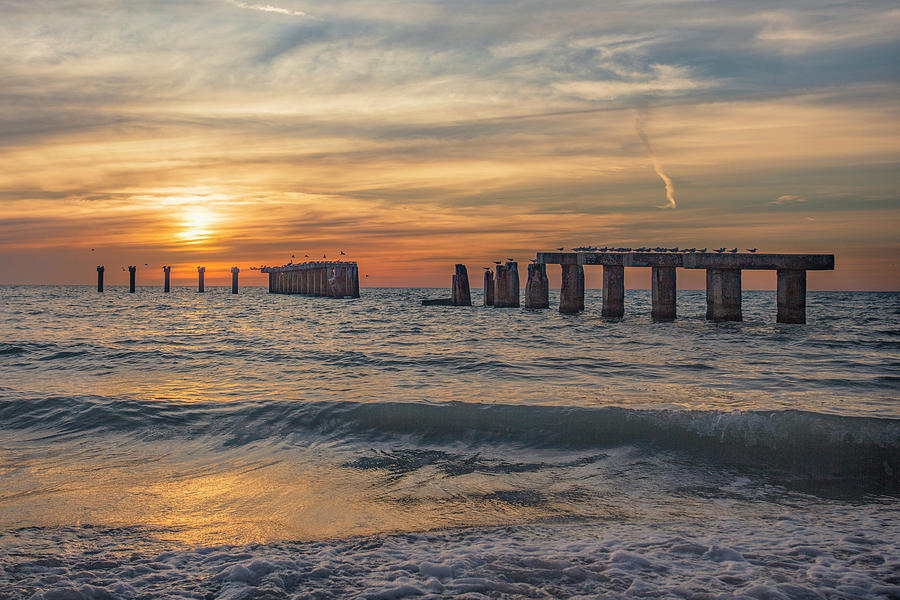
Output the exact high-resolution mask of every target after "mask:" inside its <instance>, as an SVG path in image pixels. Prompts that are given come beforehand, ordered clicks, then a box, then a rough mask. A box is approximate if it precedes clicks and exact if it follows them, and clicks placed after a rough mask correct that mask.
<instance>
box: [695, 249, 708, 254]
mask: <svg viewBox="0 0 900 600" xmlns="http://www.w3.org/2000/svg"><path fill="white" fill-rule="evenodd" d="M706 250H707V249H706V248H700V249H699V250H697V252H699V253H700V254H706Z"/></svg>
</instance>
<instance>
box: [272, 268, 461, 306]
mask: <svg viewBox="0 0 900 600" xmlns="http://www.w3.org/2000/svg"><path fill="white" fill-rule="evenodd" d="M260 271H261V272H263V273H268V274H269V292H270V293H272V294H304V295H307V296H324V297H327V298H359V267H358V266H357V264H356V263H355V262H341V261H328V262H325V261H316V262H308V263H301V264H298V265H294V264H290V265H283V266H281V267H263V268H262V269H260ZM466 287H468V283H467V286H466Z"/></svg>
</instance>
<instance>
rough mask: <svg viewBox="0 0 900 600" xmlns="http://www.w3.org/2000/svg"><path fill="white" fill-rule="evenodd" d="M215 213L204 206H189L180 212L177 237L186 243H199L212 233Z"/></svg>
mask: <svg viewBox="0 0 900 600" xmlns="http://www.w3.org/2000/svg"><path fill="white" fill-rule="evenodd" d="M215 221H216V217H215V215H214V214H213V213H212V212H210V211H209V209H207V208H206V207H204V206H191V207H187V208H185V209H184V212H182V214H181V220H180V226H181V231H180V233H179V234H178V235H179V237H180V238H181V239H182V240H184V242H186V243H188V244H201V243H203V242H204V241H206V240H208V239H209V237H210V236H211V235H212V234H213V230H212V225H213V224H214V223H215Z"/></svg>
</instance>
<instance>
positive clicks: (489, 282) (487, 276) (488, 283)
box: [484, 268, 494, 306]
mask: <svg viewBox="0 0 900 600" xmlns="http://www.w3.org/2000/svg"><path fill="white" fill-rule="evenodd" d="M484 305H485V306H493V305H494V274H493V273H492V272H491V270H490V269H488V268H485V270H484Z"/></svg>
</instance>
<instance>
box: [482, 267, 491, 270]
mask: <svg viewBox="0 0 900 600" xmlns="http://www.w3.org/2000/svg"><path fill="white" fill-rule="evenodd" d="M481 268H482V269H484V270H485V271H490V270H491V268H490V267H481Z"/></svg>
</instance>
